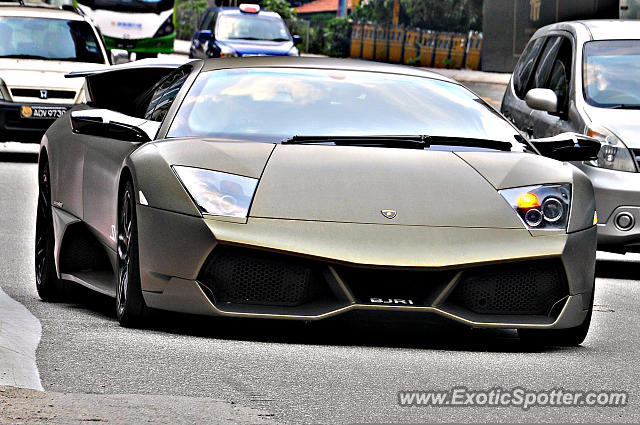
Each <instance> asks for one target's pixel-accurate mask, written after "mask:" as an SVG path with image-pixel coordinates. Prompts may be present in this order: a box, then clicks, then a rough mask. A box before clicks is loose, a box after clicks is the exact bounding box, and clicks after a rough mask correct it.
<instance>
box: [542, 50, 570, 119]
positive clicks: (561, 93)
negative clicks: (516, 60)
mask: <svg viewBox="0 0 640 425" xmlns="http://www.w3.org/2000/svg"><path fill="white" fill-rule="evenodd" d="M572 59H573V47H572V45H571V41H570V40H569V39H568V38H565V37H562V44H561V46H560V49H559V50H558V55H557V56H556V58H555V60H554V62H553V68H551V75H550V76H549V82H548V83H547V84H546V86H545V87H546V88H549V89H551V90H553V91H554V92H555V93H556V95H557V96H558V112H559V113H560V114H565V113H566V112H567V111H568V110H569V87H571V85H570V83H571V78H572V75H571V63H572Z"/></svg>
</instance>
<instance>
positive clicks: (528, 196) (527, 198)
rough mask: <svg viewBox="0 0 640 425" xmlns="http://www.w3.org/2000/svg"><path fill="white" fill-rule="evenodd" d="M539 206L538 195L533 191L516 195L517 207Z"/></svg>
mask: <svg viewBox="0 0 640 425" xmlns="http://www.w3.org/2000/svg"><path fill="white" fill-rule="evenodd" d="M539 206H540V201H538V197H537V196H536V195H535V194H533V193H525V194H524V195H518V208H522V209H528V208H535V207H539Z"/></svg>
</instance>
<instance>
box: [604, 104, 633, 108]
mask: <svg viewBox="0 0 640 425" xmlns="http://www.w3.org/2000/svg"><path fill="white" fill-rule="evenodd" d="M607 109H640V105H633V104H620V105H613V106H607Z"/></svg>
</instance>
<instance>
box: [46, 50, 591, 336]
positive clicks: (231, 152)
mask: <svg viewBox="0 0 640 425" xmlns="http://www.w3.org/2000/svg"><path fill="white" fill-rule="evenodd" d="M69 77H76V78H85V79H86V96H87V104H85V105H80V106H76V107H74V108H73V109H72V110H71V111H69V112H68V113H66V114H65V115H64V116H62V117H61V118H59V119H58V120H56V122H55V123H54V124H53V125H52V126H51V128H50V129H49V130H48V131H47V133H46V134H45V136H44V137H43V139H42V143H41V151H40V157H39V168H38V169H39V200H38V210H37V211H38V213H37V225H36V227H37V229H36V244H35V265H36V283H37V289H38V292H39V294H40V296H41V297H42V298H43V299H44V300H54V299H56V298H57V297H58V296H59V295H60V292H61V288H62V283H63V281H73V282H76V283H79V284H81V285H84V286H87V287H89V288H91V289H93V290H96V291H99V292H102V293H104V294H107V295H110V296H112V297H114V298H115V299H116V311H117V317H118V319H119V321H120V323H121V324H122V325H125V326H134V325H140V324H141V323H143V322H142V320H143V319H144V317H145V315H146V312H147V309H149V308H153V309H159V310H171V311H177V312H186V313H194V314H202V315H222V316H237V317H253V318H273V319H294V320H305V321H307V320H316V319H324V318H328V317H331V316H337V315H340V314H343V313H346V312H349V311H354V310H368V311H369V312H370V313H372V314H375V313H376V312H385V313H386V314H387V315H389V314H390V315H391V316H393V315H394V314H396V313H397V314H398V315H400V313H402V312H414V314H413V315H412V317H414V318H415V319H416V320H421V318H425V319H426V318H427V316H429V315H439V316H442V317H444V318H447V319H450V320H452V321H457V322H460V323H462V324H466V325H468V326H472V327H493V328H511V329H518V331H519V333H520V336H521V337H522V338H526V339H530V340H533V341H544V342H545V343H554V344H567V345H574V344H579V343H581V342H582V341H583V339H584V338H585V336H586V334H587V331H588V328H589V323H590V319H591V311H592V305H593V288H594V268H595V244H596V229H595V222H596V217H595V210H594V198H593V188H592V185H591V183H590V181H589V180H588V179H587V178H586V176H585V175H584V174H583V173H582V172H581V171H579V170H578V169H577V168H575V167H574V166H572V165H571V164H570V163H568V162H561V161H559V160H565V161H568V160H587V159H590V158H594V157H596V155H597V152H598V150H599V148H600V145H599V143H598V142H597V141H595V140H593V139H590V138H587V137H585V136H578V135H575V134H564V135H561V136H557V137H555V138H553V139H540V140H531V141H529V140H526V139H525V138H523V136H522V135H521V134H520V133H519V132H518V131H517V130H516V129H515V127H513V126H512V125H511V124H510V123H509V122H508V121H506V120H505V119H504V118H503V117H502V116H501V115H500V114H498V113H497V112H495V111H494V110H493V109H492V108H491V107H490V106H488V105H487V104H486V103H485V102H484V101H483V100H482V99H480V98H479V97H478V96H477V95H475V94H474V93H472V92H470V91H469V90H467V89H466V88H464V87H462V86H461V85H459V84H458V83H456V82H454V81H452V80H449V79H447V78H445V77H442V76H440V75H438V74H435V73H431V72H427V71H424V70H420V69H416V68H409V67H402V66H395V65H386V64H377V63H371V62H360V61H350V60H335V59H326V58H286V59H282V58H269V57H261V58H243V59H228V60H218V59H211V60H207V61H201V60H195V61H192V62H189V63H186V64H183V65H164V64H162V63H159V62H156V63H147V64H140V65H138V64H135V63H134V64H126V65H122V66H116V67H113V68H110V69H109V70H97V71H95V72H84V73H75V74H72V75H69ZM543 155H544V156H543ZM545 156H548V157H552V158H555V159H550V158H547V157H545ZM558 159H559V160H558Z"/></svg>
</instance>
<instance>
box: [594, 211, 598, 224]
mask: <svg viewBox="0 0 640 425" xmlns="http://www.w3.org/2000/svg"><path fill="white" fill-rule="evenodd" d="M596 224H598V211H594V212H593V225H594V226H595V225H596Z"/></svg>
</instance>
